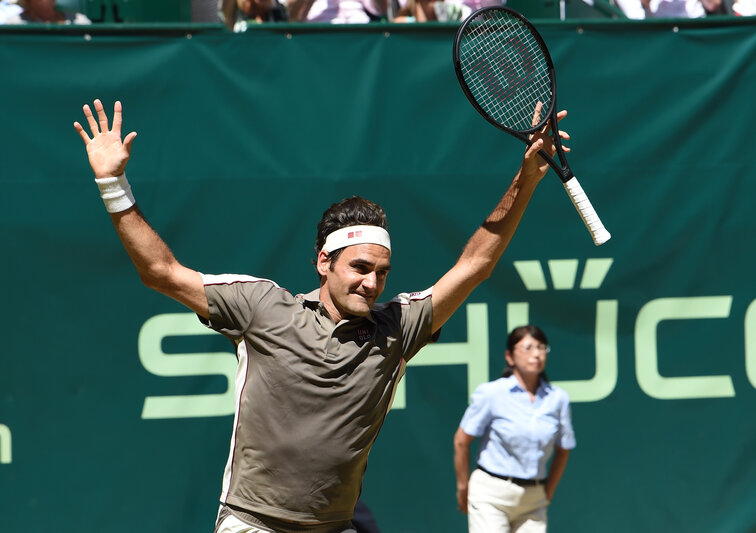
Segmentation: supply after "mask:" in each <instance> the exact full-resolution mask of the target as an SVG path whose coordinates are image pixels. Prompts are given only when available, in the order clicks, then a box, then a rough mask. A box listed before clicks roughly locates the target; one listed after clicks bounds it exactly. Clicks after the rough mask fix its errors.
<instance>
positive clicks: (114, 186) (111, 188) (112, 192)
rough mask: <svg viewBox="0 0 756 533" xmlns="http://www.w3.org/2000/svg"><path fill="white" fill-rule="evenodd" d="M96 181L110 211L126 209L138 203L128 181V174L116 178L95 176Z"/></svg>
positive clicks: (106, 207) (118, 211) (116, 211)
mask: <svg viewBox="0 0 756 533" xmlns="http://www.w3.org/2000/svg"><path fill="white" fill-rule="evenodd" d="M95 183H97V186H98V187H99V188H100V197H101V198H102V201H103V202H105V209H107V210H108V213H120V212H121V211H126V210H127V209H128V208H129V207H131V206H132V205H134V204H135V203H136V200H134V195H133V194H131V186H130V185H129V182H128V181H126V174H121V175H120V176H116V177H114V178H95Z"/></svg>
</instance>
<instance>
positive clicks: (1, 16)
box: [0, 0, 22, 24]
mask: <svg viewBox="0 0 756 533" xmlns="http://www.w3.org/2000/svg"><path fill="white" fill-rule="evenodd" d="M21 11H22V9H21V6H19V5H18V4H17V3H16V2H15V0H12V1H10V0H0V24H6V21H7V20H8V19H10V18H18V16H19V15H20V14H21Z"/></svg>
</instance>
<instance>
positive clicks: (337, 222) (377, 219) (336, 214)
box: [313, 196, 388, 264]
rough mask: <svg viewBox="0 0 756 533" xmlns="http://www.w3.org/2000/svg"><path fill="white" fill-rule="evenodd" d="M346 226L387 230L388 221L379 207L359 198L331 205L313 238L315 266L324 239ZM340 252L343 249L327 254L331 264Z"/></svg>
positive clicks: (355, 197) (353, 197)
mask: <svg viewBox="0 0 756 533" xmlns="http://www.w3.org/2000/svg"><path fill="white" fill-rule="evenodd" d="M348 226H378V227H381V228H383V229H388V219H387V218H386V213H385V212H384V211H383V208H382V207H381V206H380V205H378V204H376V203H375V202H371V201H370V200H365V199H364V198H361V197H359V196H352V197H351V198H345V199H344V200H341V201H340V202H337V203H335V204H333V205H331V207H329V208H328V209H326V210H325V212H324V213H323V216H322V218H321V219H320V222H318V235H317V237H316V238H315V259H314V260H313V264H317V260H318V254H319V253H320V250H322V249H323V245H324V244H325V241H326V237H328V235H330V234H331V233H333V232H334V231H336V230H339V229H341V228H346V227H348ZM341 250H343V248H340V249H338V250H334V251H333V252H331V253H330V254H329V256H330V258H331V264H333V262H335V261H336V259H337V258H338V257H339V255H340V254H341Z"/></svg>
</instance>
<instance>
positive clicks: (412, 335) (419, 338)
mask: <svg viewBox="0 0 756 533" xmlns="http://www.w3.org/2000/svg"><path fill="white" fill-rule="evenodd" d="M432 292H433V288H430V289H427V290H425V291H422V292H413V293H410V294H406V293H403V294H400V295H398V296H397V297H396V298H394V299H393V300H392V301H391V303H393V304H399V306H400V309H401V335H402V353H403V357H404V360H405V361H409V360H410V359H411V358H412V357H414V356H415V354H416V353H417V352H419V351H420V349H421V348H422V347H423V346H425V345H426V344H428V343H430V342H436V341H437V340H438V337H439V336H440V335H441V331H440V330H439V331H437V332H436V333H435V334H433V332H432V331H431V328H432V327H433V301H432V299H431V294H432Z"/></svg>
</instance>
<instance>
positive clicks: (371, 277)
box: [362, 272, 378, 289]
mask: <svg viewBox="0 0 756 533" xmlns="http://www.w3.org/2000/svg"><path fill="white" fill-rule="evenodd" d="M362 285H363V286H365V287H367V288H369V289H375V288H376V287H377V286H378V276H376V275H375V272H370V273H369V274H365V275H364V276H363V277H362Z"/></svg>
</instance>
